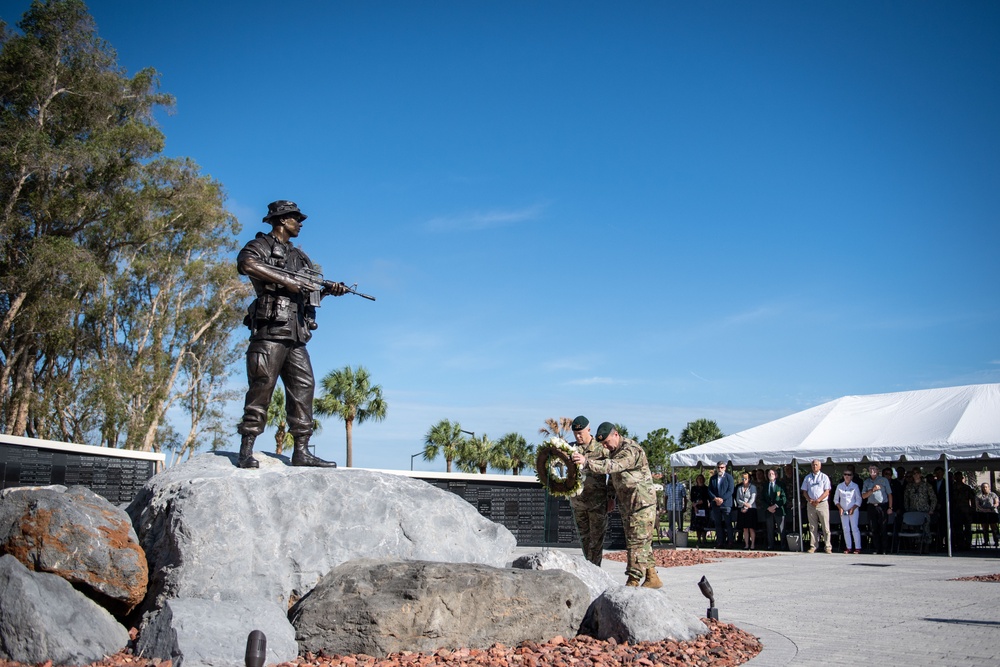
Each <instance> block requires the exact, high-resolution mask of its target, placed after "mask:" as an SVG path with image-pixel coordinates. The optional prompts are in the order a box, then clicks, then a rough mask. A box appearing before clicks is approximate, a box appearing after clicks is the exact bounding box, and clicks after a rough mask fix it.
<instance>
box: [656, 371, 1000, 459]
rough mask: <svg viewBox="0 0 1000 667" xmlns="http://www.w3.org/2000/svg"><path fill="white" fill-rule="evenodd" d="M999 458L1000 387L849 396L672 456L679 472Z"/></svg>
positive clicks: (999, 385) (996, 385)
mask: <svg viewBox="0 0 1000 667" xmlns="http://www.w3.org/2000/svg"><path fill="white" fill-rule="evenodd" d="M943 456H947V458H948V459H979V458H989V457H993V458H1000V384H977V385H968V386H964V387H948V388H944V389H924V390H920V391H904V392H899V393H893V394H873V395H870V396H844V397H843V398H838V399H837V400H835V401H830V402H829V403H824V404H822V405H817V406H816V407H814V408H810V409H808V410H804V411H802V412H797V413H795V414H793V415H789V416H787V417H783V418H782V419H778V420H775V421H772V422H768V423H766V424H761V425H760V426H755V427H754V428H751V429H747V430H746V431H740V432H739V433H735V434H733V435H728V436H726V437H724V438H720V439H718V440H713V441H712V442H709V443H706V444H704V445H700V446H698V447H692V448H691V449H688V450H684V451H681V452H677V453H676V454H673V455H671V457H670V463H671V465H673V466H675V467H693V466H697V465H699V464H705V465H709V464H710V463H714V462H716V461H724V460H728V461H731V462H732V463H733V464H734V465H780V464H784V463H788V462H790V461H792V460H793V459H794V460H797V461H800V462H801V461H811V460H812V459H819V460H821V461H826V460H828V459H829V460H831V461H833V462H835V463H844V462H858V461H862V460H865V459H867V460H868V461H879V462H885V461H896V460H900V459H903V458H905V460H906V461H936V460H940V459H941V458H942V457H943Z"/></svg>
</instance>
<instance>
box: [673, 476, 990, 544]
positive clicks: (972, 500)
mask: <svg viewBox="0 0 1000 667" xmlns="http://www.w3.org/2000/svg"><path fill="white" fill-rule="evenodd" d="M727 468H728V465H727V463H726V462H724V461H720V462H719V463H718V464H716V466H715V472H714V474H712V475H711V476H710V477H709V479H708V480H707V481H706V479H705V476H704V475H698V476H697V478H696V479H695V485H694V486H693V487H692V488H691V492H690V512H691V514H690V521H691V524H690V528H691V530H692V531H693V532H694V533H695V534H696V535H697V545H698V546H699V547H701V546H705V545H706V544H707V535H708V533H709V532H710V531H711V532H714V535H715V545H714V546H715V547H716V548H729V549H738V548H742V549H747V550H750V549H762V548H766V549H768V550H776V549H787V548H788V539H787V538H788V535H789V534H798V533H799V532H800V531H799V530H797V529H796V525H795V524H796V521H797V519H796V517H797V516H799V512H801V518H802V521H804V522H805V524H807V525H808V535H809V546H808V548H807V549H806V551H807V552H808V553H814V552H816V551H817V550H818V549H819V548H820V547H821V546H822V547H823V550H824V551H825V552H826V553H832V552H833V550H834V548H837V547H838V545H836V544H834V542H835V541H837V542H839V541H840V540H835V539H834V538H833V537H831V535H832V533H831V523H833V524H834V525H835V526H836V525H839V527H840V528H839V530H838V531H836V532H839V533H841V535H842V541H843V553H846V554H860V553H861V552H862V549H863V548H865V545H864V544H863V542H862V534H863V533H864V534H865V535H866V536H867V538H868V540H867V541H868V544H867V550H868V551H870V552H871V553H879V554H884V553H888V552H889V551H890V550H891V549H892V547H893V536H895V535H898V534H899V533H900V530H901V528H903V525H904V524H903V522H904V516H905V515H906V513H907V512H917V513H923V515H925V516H923V515H911V517H910V519H908V520H913V519H914V518H915V517H916V518H919V519H921V523H919V524H918V525H917V526H916V528H918V529H919V530H920V531H921V532H922V542H923V545H924V546H927V547H935V548H943V547H944V544H945V535H946V533H947V531H948V525H949V519H950V526H951V541H952V547H953V549H954V550H957V551H963V550H968V549H970V548H972V536H973V526H979V527H981V530H982V543H983V545H984V546H987V545H989V543H990V538H992V544H993V546H994V547H998V546H1000V522H998V512H1000V499H998V496H997V494H996V493H995V492H993V491H992V490H991V487H990V484H989V483H986V482H984V483H982V484H979V485H978V486H977V487H973V486H970V485H969V484H967V483H966V481H965V480H966V474H965V473H964V472H963V471H960V470H959V471H954V472H953V473H952V475H951V476H950V480H948V481H947V482H946V481H945V471H944V468H942V467H940V466H939V467H937V468H935V469H934V471H933V473H932V475H931V477H930V479H929V480H925V479H924V475H923V472H922V471H921V469H920V468H919V467H915V468H912V469H910V470H909V471H907V470H906V469H905V468H904V467H903V466H899V467H898V468H896V469H895V470H893V468H891V467H886V468H883V469H880V468H879V467H878V466H876V465H869V466H867V467H865V468H864V473H861V474H859V473H858V472H857V469H856V467H855V466H854V465H850V464H849V465H847V466H845V468H844V470H843V471H842V472H841V474H840V475H839V476H838V477H840V480H838V483H837V484H836V485H834V483H833V481H831V479H830V476H828V475H827V474H826V473H825V472H823V465H822V462H821V461H819V460H814V461H812V463H811V466H810V468H811V469H810V471H809V473H807V474H805V475H804V476H802V478H801V480H799V481H798V482H797V481H796V478H795V469H794V467H793V466H792V465H791V464H789V465H786V466H784V467H783V468H781V469H778V468H772V469H770V470H766V471H765V470H762V469H757V470H745V471H741V472H739V473H738V474H737V475H736V477H734V476H733V475H732V474H730V473H729V472H728V470H727ZM737 480H738V481H737ZM679 486H681V485H680V484H679V483H677V482H674V483H673V484H668V485H666V487H665V493H666V499H667V509H668V511H670V510H671V509H674V508H676V507H677V503H676V501H675V502H674V503H673V507H671V498H673V497H674V496H675V495H676V494H677V487H679ZM946 493H947V494H948V495H949V496H950V515H948V516H946V514H945V511H946V510H945V508H946V506H947V505H946V503H945V495H946ZM831 517H834V519H833V520H832V521H831ZM907 527H908V528H913V526H909V525H908V526H907ZM679 528H681V529H683V525H681V526H679ZM803 534H805V533H804V531H803Z"/></svg>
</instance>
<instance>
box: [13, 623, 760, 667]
mask: <svg viewBox="0 0 1000 667" xmlns="http://www.w3.org/2000/svg"><path fill="white" fill-rule="evenodd" d="M702 620H703V621H705V623H706V624H707V625H708V627H709V632H708V634H706V635H704V636H703V637H698V638H697V639H693V640H691V641H687V642H674V641H662V642H640V643H638V644H619V643H618V642H616V641H615V640H613V639H610V640H608V641H601V640H598V639H593V638H592V637H585V636H579V637H573V638H572V639H565V638H563V637H555V638H553V639H551V640H549V641H547V642H544V643H541V644H536V643H534V642H525V643H524V644H521V645H520V646H518V647H516V648H510V647H507V646H503V645H501V644H497V645H495V646H493V647H492V648H488V649H482V650H480V649H467V648H463V649H457V650H454V651H452V650H448V649H441V650H438V651H436V652H434V653H410V652H404V653H393V654H390V655H388V656H386V657H385V658H373V657H372V656H370V655H333V656H314V655H311V654H307V655H306V656H303V657H299V659H298V660H296V661H294V662H286V663H282V664H281V666H280V667H459V666H460V667H596V666H600V665H607V667H612V666H617V665H621V664H633V665H641V666H642V667H654V666H655V665H668V666H671V667H680V666H681V665H695V666H697V667H733V666H734V665H742V664H743V663H744V662H747V661H748V660H750V659H751V658H753V657H754V656H756V655H757V654H758V653H760V651H761V645H760V642H759V641H758V640H757V638H756V637H754V636H753V635H750V634H747V633H746V632H743V631H742V630H740V629H739V628H737V627H736V626H734V625H730V624H729V623H720V622H719V621H710V620H707V619H702ZM0 667H30V666H29V665H23V664H21V663H17V662H8V661H4V660H0ZM40 667H52V662H51V661H50V662H46V663H44V664H43V665H41V666H40ZM90 667H171V661H170V660H162V661H161V660H146V659H142V658H137V657H135V656H133V655H131V654H129V653H125V652H123V653H118V654H116V655H113V656H110V657H108V658H105V659H104V660H101V661H100V662H95V663H92V665H91V666H90Z"/></svg>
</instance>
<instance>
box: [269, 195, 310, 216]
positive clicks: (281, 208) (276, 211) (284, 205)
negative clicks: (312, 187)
mask: <svg viewBox="0 0 1000 667" xmlns="http://www.w3.org/2000/svg"><path fill="white" fill-rule="evenodd" d="M289 213H294V214H295V215H297V216H299V220H305V219H306V217H307V216H306V214H305V213H303V212H302V211H300V210H299V207H298V204H296V203H295V202H293V201H288V200H287V199H279V200H278V201H273V202H271V203H270V204H268V205H267V215H265V216H264V219H263V220H261V222H267V221H268V220H270V219H271V218H274V217H277V216H279V215H288V214H289Z"/></svg>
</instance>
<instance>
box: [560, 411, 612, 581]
mask: <svg viewBox="0 0 1000 667" xmlns="http://www.w3.org/2000/svg"><path fill="white" fill-rule="evenodd" d="M573 436H574V437H575V438H576V449H577V451H578V452H580V453H581V454H583V455H584V456H586V457H587V458H590V459H594V460H598V459H604V458H607V455H606V453H605V450H604V446H603V445H601V443H599V442H597V440H595V439H594V436H592V435H591V434H590V420H588V419H587V418H586V417H584V416H583V415H580V416H579V417H577V418H576V419H574V420H573ZM580 475H581V476H582V477H583V491H582V492H581V493H580V495H578V496H574V497H572V498H570V499H569V504H570V506H571V507H572V508H573V518H574V519H575V520H576V531H577V533H578V534H579V535H580V544H581V546H582V547H583V555H584V557H585V558H586V559H587V560H589V561H590V562H591V563H593V564H594V565H600V564H601V558H602V557H603V556H604V533H605V532H606V531H607V528H608V476H607V475H604V474H600V475H599V474H597V473H594V472H590V473H588V472H587V471H585V470H580Z"/></svg>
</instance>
